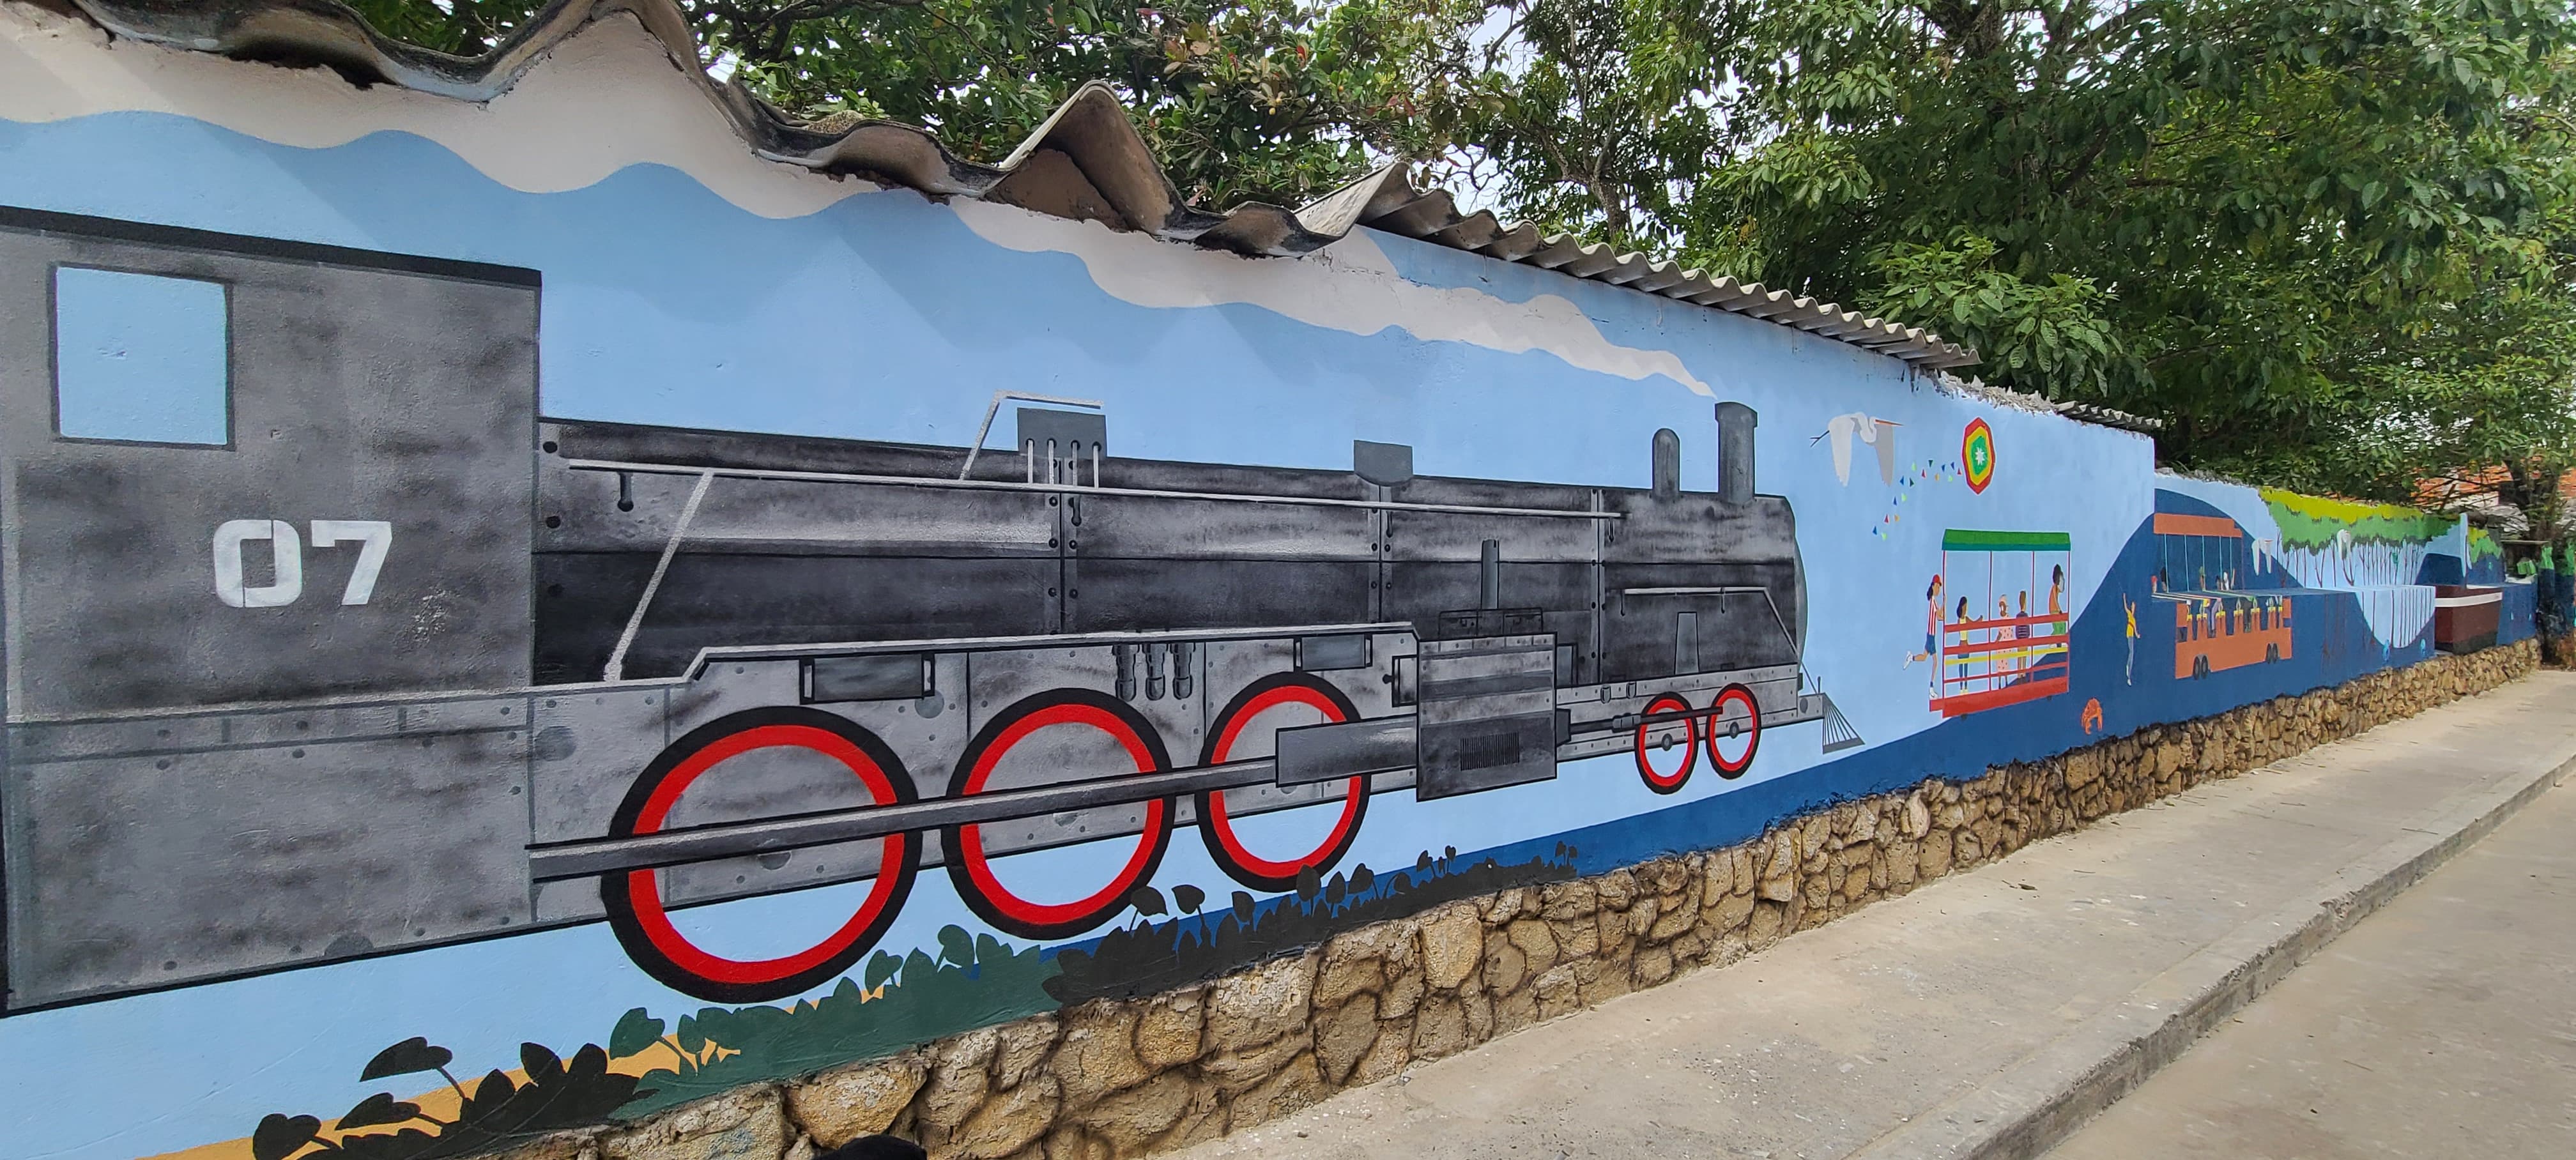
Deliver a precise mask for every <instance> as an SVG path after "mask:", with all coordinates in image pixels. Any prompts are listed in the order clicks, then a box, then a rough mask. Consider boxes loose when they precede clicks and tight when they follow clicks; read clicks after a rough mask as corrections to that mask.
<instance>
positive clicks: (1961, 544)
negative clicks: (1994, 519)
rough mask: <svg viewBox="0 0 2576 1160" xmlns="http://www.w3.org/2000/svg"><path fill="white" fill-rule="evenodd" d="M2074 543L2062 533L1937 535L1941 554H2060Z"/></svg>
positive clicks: (1959, 531)
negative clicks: (1939, 539) (1939, 537)
mask: <svg viewBox="0 0 2576 1160" xmlns="http://www.w3.org/2000/svg"><path fill="white" fill-rule="evenodd" d="M2073 544H2074V541H2073V540H2071V539H2069V538H2068V536H2067V535H2066V533H2064V532H1976V531H1967V530H1963V529H1960V528H1952V529H1950V530H1949V531H1946V532H1943V533H1941V550H1942V551H1944V552H2063V551H2066V550H2068V549H2069V548H2071V547H2072V546H2073Z"/></svg>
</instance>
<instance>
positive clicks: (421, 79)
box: [54, 0, 2104, 422]
mask: <svg viewBox="0 0 2576 1160" xmlns="http://www.w3.org/2000/svg"><path fill="white" fill-rule="evenodd" d="M54 2H55V3H56V4H68V5H69V6H71V7H74V8H77V9H78V10H79V11H80V12H82V13H84V14H86V15H87V16H88V17H89V18H90V19H92V20H94V21H96V22H97V23H98V24H99V25H100V26H102V27H104V28H105V29H107V30H108V31H109V32H110V33H112V34H115V35H118V36H123V37H127V38H130V39H133V40H138V41H145V42H150V43H154V44H160V45H165V46H169V47H173V48H179V49H185V50H189V51H196V52H210V53H217V54H221V55H225V56H231V57H235V58H240V59H246V60H257V61H262V62H267V63H281V62H285V63H306V62H309V63H311V64H317V65H324V66H328V67H330V68H333V69H336V70H338V71H339V72H340V73H341V74H342V75H344V76H347V77H349V78H351V79H352V80H353V81H358V82H361V83H369V84H390V85H396V86H399V87H402V88H406V89H411V90H414V91H417V92H422V93H428V94H433V95H436V96H442V97H449V98H453V99H456V100H462V101H474V102H482V101H488V100H491V99H492V98H494V97H497V96H499V95H500V94H502V93H503V92H505V91H507V90H508V89H509V88H510V87H511V85H512V84H514V83H515V82H516V81H517V80H518V79H519V77H520V76H521V75H522V74H523V73H525V72H526V71H527V69H528V68H529V67H530V66H531V65H532V64H534V63H535V62H536V60H537V59H538V58H540V57H542V56H543V55H545V53H546V52H547V50H548V49H550V48H551V47H552V46H553V45H554V44H556V43H557V42H559V41H561V40H563V39H565V38H566V37H569V36H571V35H572V34H574V33H575V32H577V31H579V30H580V29H581V28H583V27H584V26H586V25H588V24H590V23H591V22H593V21H595V20H598V19H600V18H602V17H605V16H609V15H616V14H624V15H628V16H631V17H632V18H634V19H635V20H636V21H638V22H639V23H641V24H642V25H643V27H644V28H645V30H646V31H648V32H649V33H651V34H652V35H653V36H654V37H655V38H656V39H658V40H660V41H661V42H662V44H663V45H664V46H665V47H666V48H667V49H668V50H669V51H670V53H671V56H672V59H673V61H674V62H675V63H679V64H682V65H683V68H682V71H683V72H685V73H687V74H689V75H690V76H692V77H693V78H695V81H696V83H697V84H699V85H700V86H702V87H703V89H704V91H705V92H706V93H707V95H708V97H709V99H710V100H712V101H713V102H714V103H715V104H716V106H717V107H718V108H719V109H721V110H722V111H723V112H724V114H725V116H726V118H727V119H728V120H729V121H730V122H731V123H732V125H733V127H734V130H735V131H736V132H737V133H738V134H740V135H741V137H742V138H743V140H744V142H745V143H747V144H748V145H749V146H750V148H751V151H752V152H753V153H755V154H757V155H759V156H761V157H764V158H767V159H769V160H772V161H778V162H784V163H787V164H791V165H798V166H802V167H805V168H807V169H811V170H815V171H817V172H822V173H834V174H847V175H851V176H857V177H863V178H866V179H869V180H873V181H879V182H884V183H889V184H894V185H902V186H907V187H910V188H912V189H915V190H919V191H921V192H922V193H925V194H930V195H933V196H940V197H965V198H975V199H978V200H983V201H993V202H1000V203H1003V204H1007V205H1014V206H1019V207H1021V208H1024V209H1028V210H1030V211H1033V212H1037V213H1043V214H1049V215H1052V216H1056V217H1063V218H1073V219H1077V220H1090V221H1099V222H1101V223H1103V224H1105V225H1108V226H1110V227H1111V228H1114V229H1125V230H1136V231H1141V232H1144V233H1149V234H1152V235H1154V236H1155V237H1158V238H1162V239H1164V240H1167V241H1173V242H1184V243H1191V244H1195V245H1200V246H1206V247H1210V248H1214V249H1223V250H1230V251H1233V252H1236V253H1240V254H1248V255H1258V256H1289V255H1296V254H1303V253H1309V252H1312V251H1314V250H1317V249H1321V248H1323V247H1324V246H1327V245H1330V244H1331V243H1333V242H1335V241H1338V240H1340V239H1341V238H1342V237H1343V236H1345V235H1347V234H1348V233H1349V232H1350V231H1351V229H1352V228H1353V227H1355V226H1368V227H1370V228H1372V229H1377V230H1382V231H1385V232H1388V233H1393V234H1401V235H1403V236H1406V237H1410V238H1418V239H1421V240H1423V241H1427V242H1431V243H1433V244H1436V245H1442V246H1448V247H1450V248H1453V249H1459V250H1467V251H1470V252H1473V253H1478V254H1483V255H1485V256H1487V257H1491V258H1497V259H1500V260H1502V261H1506V262H1518V263H1522V264H1525V265H1532V266H1539V267H1542V268H1546V269H1551V270H1555V271H1558V272H1559V273H1564V274H1570V275H1573V276H1575V277H1578V278H1586V279H1590V280H1592V281H1596V282H1607V283H1609V284H1611V285H1614V286H1626V287H1628V288H1629V289H1631V290H1637V291H1641V292H1643V293H1648V294H1655V295H1660V296H1662V297H1665V298H1672V299H1677V300H1680V301H1684V302H1690V303H1693V304H1696V305H1700V306H1706V307H1709V308H1712V309H1716V310H1724V311H1728V312H1730V313H1734V314H1743V315H1749V316H1751V317H1754V318H1759V319H1762V320H1764V321H1768V322H1773V323H1777V324H1779V325H1782V326H1787V327H1793V328H1795V329H1797V330H1801V331H1804V332H1806V333H1809V334H1814V335H1817V336H1820V337H1824V338H1830V339H1833V340H1835V341H1838V342H1844V343H1849V344H1851V345H1853V346H1857V347H1861V348H1863V349H1867V350H1872V351H1876V352H1878V353H1881V354H1885V355H1889V356H1891V357H1894V358H1897V359H1901V360H1903V361H1905V362H1906V363H1908V364H1910V365H1912V366H1915V367H1918V368H1922V369H1925V370H1940V369H1945V368H1950V367H1959V366H1966V365H1969V364H1972V363H1974V362H1976V361H1977V355H1976V352H1975V351H1972V350H1969V349H1968V348H1966V347H1963V346H1960V345H1958V344H1956V343H1952V342H1948V341H1945V340H1943V339H1942V338H1941V336H1940V335H1937V334H1934V333H1932V332H1930V331H1927V330H1924V329H1922V328H1921V327H1912V326H1905V325H1901V324H1899V323H1894V322H1889V321H1886V320H1883V319H1878V318H1871V317H1866V316H1863V315H1861V314H1859V313H1858V312H1855V311H1848V310H1844V309H1842V308H1841V307H1839V306H1836V305H1834V304H1833V303H1830V302H1819V301H1816V300H1815V299H1813V298H1807V297H1803V296H1800V295H1797V294H1793V293H1791V292H1789V291H1786V290H1772V289H1768V288H1765V287H1763V286H1761V285H1759V284H1756V283H1747V282H1739V281H1737V280H1735V279H1733V278H1727V277H1712V276H1710V275H1708V274H1707V273H1705V272H1703V271H1700V270H1696V269H1683V268H1682V267H1680V266H1679V265H1677V264H1675V263H1671V262H1658V261H1655V260H1653V259H1651V258H1648V257H1646V256H1645V255H1642V254H1634V253H1626V254H1623V253H1619V252H1617V251H1616V250H1614V249H1613V248H1612V247H1609V246H1606V245H1602V244H1599V243H1585V242H1581V241H1578V240H1576V239H1574V238H1571V237H1568V236H1565V235H1562V234H1542V233H1541V232H1540V231H1539V230H1538V228H1537V227H1535V226H1532V225H1529V224H1528V223H1525V222H1524V223H1513V224H1506V223H1504V222H1502V221H1500V220H1498V219H1496V218H1495V217H1494V215H1493V214H1491V213H1489V212H1486V211H1483V210H1479V211H1477V212H1475V213H1472V214H1462V213H1460V212H1459V211H1458V207H1457V205H1456V203H1455V202H1454V201H1453V200H1452V199H1451V198H1450V196H1449V194H1448V193H1446V192H1445V191H1441V190H1436V189H1435V190H1428V191H1426V190H1418V189H1416V188H1414V186H1413V184H1412V182H1411V180H1410V178H1409V176H1408V174H1407V173H1406V169H1405V167H1403V166H1388V167H1386V168H1383V169H1380V170H1378V171H1377V172H1375V173H1372V174H1369V175H1368V176H1366V177H1363V178H1361V179H1360V180H1358V181H1355V182H1352V183H1351V184H1349V185H1346V186H1344V187H1342V188H1341V189H1338V190H1335V191H1333V192H1332V193H1329V194H1326V195H1325V196H1323V197H1320V198H1317V199H1315V200H1314V201H1311V202H1308V203H1307V204H1305V205H1302V206H1298V207H1296V208H1294V209H1291V208H1287V207H1283V206H1275V205H1267V204H1263V203H1260V202H1246V203H1244V204H1241V205H1237V206H1235V207H1233V208H1231V209H1228V210H1226V211H1224V212H1221V213H1220V212H1211V211H1208V210H1203V209H1200V208H1198V207H1195V206H1192V205H1189V204H1187V203H1185V202H1184V201H1183V200H1182V199H1181V195H1180V192H1179V190H1178V189H1177V188H1176V187H1175V186H1174V185H1173V184H1172V180H1171V177H1170V176H1169V175H1168V174H1166V173H1165V172H1164V170H1163V167H1162V165H1161V163H1160V161H1158V160H1157V159H1156V158H1155V157H1154V155H1153V152H1152V150H1151V149H1150V148H1149V147H1148V146H1147V144H1146V142H1145V139H1144V137H1143V135H1141V134H1139V133H1138V132H1137V131H1136V126H1135V123H1134V122H1133V121H1132V120H1131V119H1130V118H1129V117H1128V115H1127V110H1126V108H1125V107H1124V106H1123V105H1121V104H1120V103H1119V100H1118V97H1117V95H1116V94H1115V93H1114V92H1112V91H1111V90H1110V89H1109V88H1108V87H1107V86H1105V85H1100V84H1091V85H1086V86H1084V87H1083V88H1082V90H1081V91H1079V92H1077V93H1075V94H1074V95H1073V96H1072V98H1071V99H1069V100H1067V101H1065V103H1064V104H1063V105H1061V106H1059V107H1058V108H1057V109H1056V111H1055V112H1054V114H1053V115H1051V116H1049V117H1048V118H1047V120H1046V122H1045V123H1044V124H1042V125H1040V126H1038V128H1037V130H1036V131H1035V132H1033V133H1031V134H1030V135H1029V137H1028V139H1027V140H1025V141H1022V142H1021V143H1020V146H1019V148H1017V149H1014V150H1012V151H1011V154H1010V156H1008V157H1005V158H1003V159H1002V160H1001V161H999V162H997V163H993V164H983V163H979V162H974V161H968V160H965V159H963V158H960V157H958V156H956V155H955V154H953V153H951V152H949V150H948V148H947V146H946V145H945V144H943V143H942V142H941V141H940V140H939V138H938V137H937V136H936V135H934V134H932V133H931V132H929V131H928V130H925V129H923V128H921V127H920V126H917V125H904V124H897V123H894V122H888V121H868V120H860V121H856V122H849V123H842V122H838V121H836V122H834V123H832V124H830V125H829V126H823V125H816V124H812V123H807V122H801V121H796V120H793V119H790V118H788V117H787V116H785V115H784V114H782V113H780V112H779V111H778V110H777V109H775V108H773V107H771V106H770V105H769V104H767V103H766V102H763V101H761V100H760V99H758V98H757V97H754V96H752V95H751V94H750V93H749V92H748V91H746V90H745V89H743V88H742V87H741V86H739V85H736V84H734V83H732V82H730V81H722V82H720V81H716V80H714V79H712V78H709V77H707V76H706V75H705V71H704V70H703V69H701V68H700V67H699V66H698V61H699V53H698V43H697V40H696V36H695V34H694V33H693V32H692V31H691V30H690V27H689V21H688V17H687V15H686V13H684V12H683V11H682V10H681V9H680V8H679V7H678V6H677V4H676V3H674V0H566V2H563V3H558V4H554V5H551V6H549V7H547V8H546V9H545V10H544V11H542V12H540V13H539V14H538V15H537V17H536V18H535V19H533V20H531V21H530V22H529V23H528V24H527V25H525V26H523V27H521V28H519V29H517V30H516V31H514V32H513V33H512V34H511V35H510V37H509V38H508V39H507V40H506V41H504V42H503V43H502V44H500V45H499V46H498V47H496V48H494V49H493V50H492V51H491V52H489V53H486V54H484V55H482V56H479V57H470V58H469V57H456V56H449V55H447V54H445V53H440V52H433V51H430V50H427V49H423V48H419V47H417V46H414V45H409V44H405V43H402V42H400V41H397V40H392V39H388V38H386V37H384V36H382V35H380V34H378V33H377V32H376V31H375V30H374V29H372V28H370V27H368V26H367V25H366V23H365V22H364V21H362V20H360V19H359V18H358V17H357V16H356V14H354V13H352V12H351V11H350V10H348V9H347V8H344V7H342V6H341V5H339V4H337V3H334V2H332V0H54ZM2086 417H2088V418H2091V417H2092V416H2086ZM2095 421H2096V422H2100V421H2104V420H2102V419H2099V418H2096V419H2095Z"/></svg>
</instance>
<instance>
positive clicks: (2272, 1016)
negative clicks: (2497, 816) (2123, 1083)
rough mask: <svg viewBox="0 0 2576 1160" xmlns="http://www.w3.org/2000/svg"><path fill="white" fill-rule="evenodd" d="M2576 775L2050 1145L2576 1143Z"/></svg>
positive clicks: (2264, 1159)
mask: <svg viewBox="0 0 2576 1160" xmlns="http://www.w3.org/2000/svg"><path fill="white" fill-rule="evenodd" d="M2570 1141H2576V784H2569V783H2561V784H2560V785H2559V787H2558V788H2556V789H2553V790H2551V791H2549V792H2548V793H2546V794H2543V795H2541V797H2540V800H2538V801H2536V802H2533V803H2532V804H2531V806H2530V807H2529V808H2528V809H2525V810H2523V811H2522V812H2521V813H2519V814H2516V815H2515V816H2514V817H2513V818H2512V819H2511V820H2509V821H2507V822H2505V824H2503V825H2501V826H2498V827H2496V832H2495V833H2494V834H2492V835H2489V836H2488V837H2487V839H2486V840H2485V841H2482V842H2479V843H2478V844H2477V845H2476V846H2474V847H2472V848H2470V849H2468V850H2466V851H2463V852H2462V853H2461V854H2460V856H2459V858H2457V859H2456V860H2454V861H2452V863H2451V864H2450V865H2448V866H2444V867H2442V868H2441V869H2440V870H2437V871H2434V872H2433V874H2432V876H2431V877H2429V878H2426V879H2425V880H2424V881H2423V882H2422V883H2420V884H2418V885H2417V886H2416V887H2415V888H2414V889H2412V890H2409V891H2407V892H2406V893H2405V894H2403V895H2400V896H2398V897H2397V898H2396V899H2394V900H2392V901H2391V902H2389V904H2388V905H2387V907H2385V908H2384V909H2382V910H2381V911H2380V912H2379V913H2377V914H2374V915H2372V916H2370V918H2369V920H2368V921H2366V922H2363V923H2362V924H2360V925H2359V926H2356V927H2354V928H2353V929H2352V933H2350V934H2347V935H2345V936H2343V937H2342V938H2339V939H2336V940H2335V943H2334V945H2333V946H2330V947H2327V948H2326V949H2325V950H2324V951H2323V952H2322V953H2320V954H2318V955H2317V957H2316V958H2315V959H2313V960H2310V961H2309V963H2308V964H2307V965H2306V966H2304V967H2301V968H2299V970H2298V972H2297V973H2296V974H2293V975H2291V976H2290V977H2289V978H2287V979H2283V980H2281V985H2280V986H2278V987H2274V988H2272V990H2271V991H2270V992H2269V993H2267V994H2265V995H2264V996H2263V997H2262V998H2260V999H2257V1000H2255V1001H2254V1003H2253V1004H2252V1005H2251V1006H2249V1007H2247V1008H2246V1009H2245V1010H2243V1011H2241V1012H2238V1013H2237V1014H2236V1016H2235V1017H2234V1018H2231V1019H2229V1020H2228V1021H2227V1023H2226V1025H2225V1026H2223V1027H2220V1028H2219V1029H2218V1030H2216V1031H2214V1032H2211V1033H2210V1035H2209V1037H2208V1038H2206V1039H2203V1040H2201V1041H2200V1042H2199V1043H2196V1044H2194V1045H2192V1049H2191V1051H2190V1052H2189V1053H2188V1054H2186V1055H2184V1056H2183V1057H2182V1058H2181V1059H2178V1060H2175V1061H2174V1064H2173V1066H2171V1067H2168V1068H2166V1069H2164V1070H2163V1071H2161V1072H2158V1073H2156V1076H2155V1078H2154V1079H2151V1080H2148V1081H2147V1082H2146V1084H2145V1085H2144V1086H2141V1087H2140V1088H2139V1089H2138V1090H2137V1091H2134V1092H2131V1093H2130V1094H2129V1096H2128V1098H2126V1099H2123V1100H2121V1101H2120V1102H2119V1103H2117V1104H2114V1105H2112V1106H2111V1110H2110V1111H2107V1112H2104V1113H2102V1115H2101V1117H2100V1118H2098V1119H2096V1120H2094V1121H2093V1122H2092V1123H2090V1124H2086V1125H2085V1126H2084V1127H2083V1128H2082V1130H2080V1131H2078V1132H2076V1133H2075V1135H2073V1136H2072V1137H2069V1138H2068V1139H2067V1140H2066V1142H2065V1143H2062V1144H2059V1145H2058V1146H2057V1149H2056V1150H2055V1151H2053V1152H2050V1153H2049V1154H2048V1157H2049V1160H2343V1158H2346V1157H2351V1158H2355V1160H2358V1158H2360V1157H2443V1156H2478V1157H2484V1158H2487V1160H2508V1158H2511V1160H2544V1158H2546V1157H2550V1156H2557V1157H2562V1158H2563V1157H2565V1156H2567V1155H2568V1154H2569V1153H2571V1152H2576V1144H2571V1143H2570Z"/></svg>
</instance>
